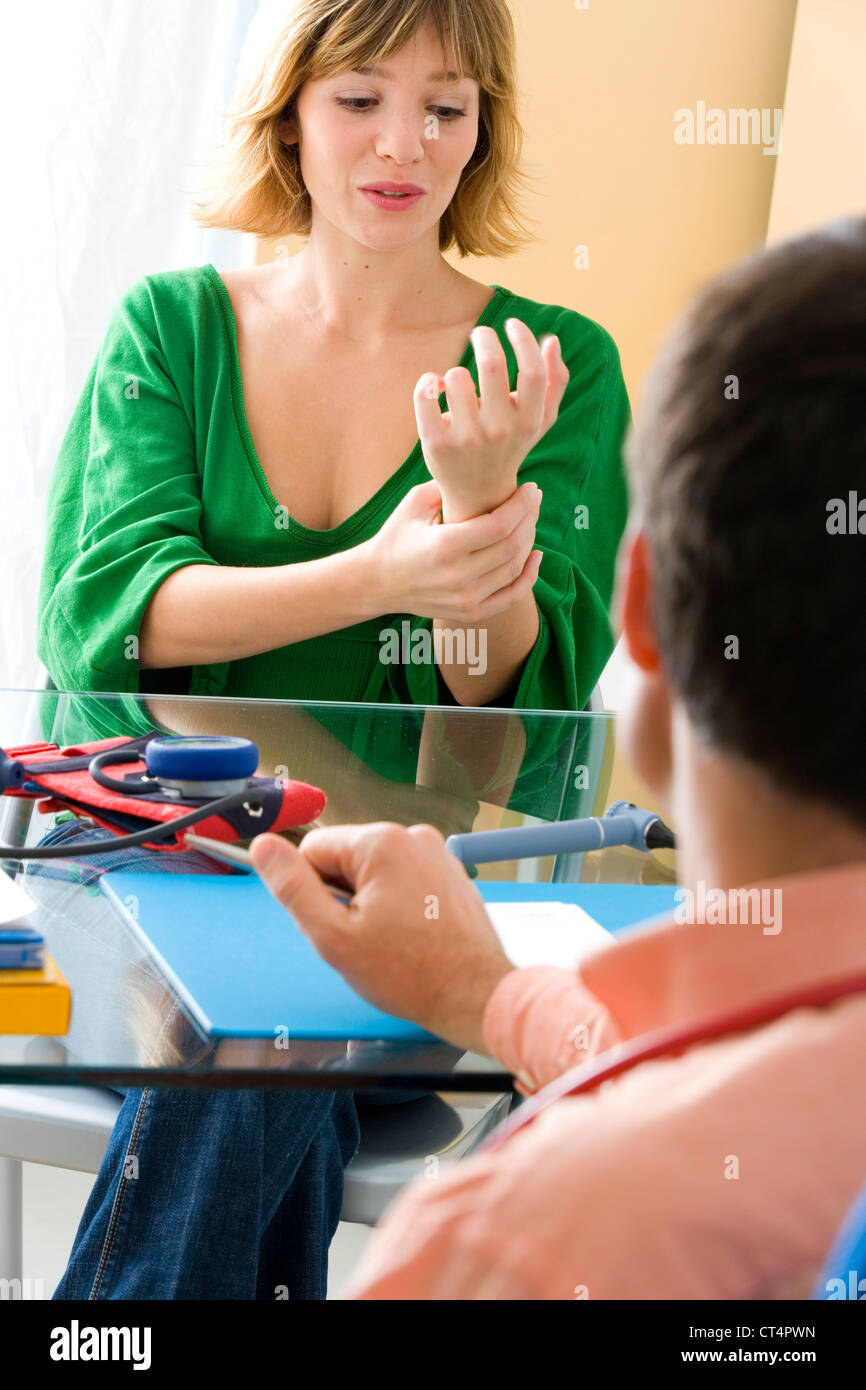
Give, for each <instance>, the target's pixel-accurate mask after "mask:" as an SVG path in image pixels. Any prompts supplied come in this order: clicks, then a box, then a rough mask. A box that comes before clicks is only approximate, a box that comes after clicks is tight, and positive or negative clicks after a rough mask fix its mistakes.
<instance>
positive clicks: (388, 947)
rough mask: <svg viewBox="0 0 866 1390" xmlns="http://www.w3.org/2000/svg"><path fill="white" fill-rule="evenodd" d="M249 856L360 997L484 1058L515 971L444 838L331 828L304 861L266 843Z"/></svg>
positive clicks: (283, 843)
mask: <svg viewBox="0 0 866 1390" xmlns="http://www.w3.org/2000/svg"><path fill="white" fill-rule="evenodd" d="M269 848H272V857H271V858H270V859H267V855H266V851H267V850H268V849H269ZM250 853H251V855H252V859H253V864H254V866H255V869H256V872H257V873H258V874H259V875H260V876H261V878H262V879H263V880H264V882H265V883H266V884H267V886H268V888H269V889H270V891H271V893H272V894H273V896H274V897H275V898H276V899H277V901H278V902H280V903H282V905H283V907H285V908H286V909H287V910H288V911H289V912H290V913H291V914H292V916H293V917H294V918H295V920H296V922H297V923H298V925H299V926H300V928H301V930H302V931H303V932H304V933H305V935H306V936H308V937H309V939H310V940H311V941H312V943H313V945H314V946H315V948H316V950H317V951H318V953H319V955H320V956H321V957H322V959H323V960H326V961H327V962H328V964H329V965H332V966H333V967H334V969H335V970H338V971H339V972H340V974H341V975H342V976H343V978H344V979H345V980H347V981H348V983H349V984H350V985H351V986H352V987H353V989H356V990H357V992H358V993H359V994H360V995H363V997H364V998H365V999H367V1000H369V1002H370V1003H371V1004H375V1005H376V1006H377V1007H378V1008H380V1009H383V1010H385V1012H386V1013H390V1014H395V1015H397V1017H399V1018H408V1019H411V1020H412V1021H413V1022H414V1023H418V1024H420V1025H421V1027H422V1028H426V1029H428V1030H429V1032H431V1033H435V1034H436V1036H437V1037H440V1038H444V1039H445V1041H446V1042H450V1043H453V1044H454V1045H455V1046H456V1047H461V1048H464V1049H466V1050H468V1051H470V1052H483V1051H484V1038H483V1035H482V1031H481V1020H482V1017H483V1014H484V1008H485V1005H486V1004H487V1001H488V999H489V998H490V995H491V994H492V992H493V990H494V989H495V987H496V985H497V984H498V983H499V981H500V980H501V979H502V977H503V976H504V975H506V974H508V972H509V971H510V970H513V969H514V967H513V966H512V964H511V962H510V961H509V959H508V957H507V956H506V955H505V953H504V951H503V950H502V947H501V946H500V944H499V938H498V936H497V935H496V932H495V931H494V929H493V926H492V924H491V922H490V919H489V917H488V916H487V913H486V911H485V908H484V903H483V901H482V899H481V896H480V894H479V893H478V892H477V891H476V889H475V888H474V887H473V885H472V883H471V882H470V880H469V879H468V878H467V877H466V871H465V869H464V868H463V866H462V864H460V863H459V861H458V860H456V859H455V858H454V857H453V856H452V855H450V854H448V852H447V851H446V849H445V842H444V840H443V839H442V836H441V835H440V834H439V831H438V830H435V829H434V828H433V826H430V825H413V826H412V827H410V828H409V829H407V828H406V827H404V826H400V825H393V824H391V823H390V822H387V821H385V822H379V823H377V824H373V825H342V826H332V827H328V828H325V829H319V830H311V831H310V832H309V834H308V835H306V836H305V837H304V840H303V842H302V843H301V846H300V848H299V849H296V848H295V846H294V845H292V844H290V843H289V842H288V841H287V840H284V839H282V838H281V837H280V836H278V835H259V836H257V838H256V839H255V840H254V841H253V843H252V845H251V846H250ZM320 875H321V877H320ZM322 877H324V878H327V879H330V880H333V881H335V882H342V883H344V884H346V885H347V886H348V887H349V888H350V889H351V891H352V893H353V897H352V901H351V903H350V904H349V905H348V906H346V905H344V904H343V903H340V902H338V901H337V899H336V898H334V897H333V896H332V894H331V893H330V892H329V891H328V889H327V887H326V886H325V884H324V883H323V882H322Z"/></svg>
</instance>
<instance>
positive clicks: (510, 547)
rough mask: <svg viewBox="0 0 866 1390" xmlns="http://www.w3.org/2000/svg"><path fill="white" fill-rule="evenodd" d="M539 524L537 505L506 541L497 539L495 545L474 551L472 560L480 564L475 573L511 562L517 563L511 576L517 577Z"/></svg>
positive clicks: (478, 573) (485, 572) (485, 571)
mask: <svg viewBox="0 0 866 1390" xmlns="http://www.w3.org/2000/svg"><path fill="white" fill-rule="evenodd" d="M539 499H540V494H539ZM537 524H538V506H535V507H533V509H532V511H529V512H527V513H526V514H525V516H524V517H523V519H522V520H521V521H520V522H518V524H517V525H516V526H515V528H514V530H513V531H512V532H511V535H510V536H508V537H507V538H506V539H505V540H504V541H496V542H495V543H494V544H493V545H488V546H487V547H486V548H485V549H484V550H476V551H474V552H473V554H472V560H473V562H475V563H477V565H478V568H477V569H476V570H475V573H476V574H477V575H478V576H479V577H481V576H486V575H489V574H491V573H492V572H493V571H494V570H498V569H500V568H501V567H502V566H504V565H508V564H511V565H512V566H515V565H516V568H515V569H514V573H513V574H512V575H511V576H510V578H511V579H516V578H517V576H518V574H519V573H520V571H521V570H522V569H523V566H524V564H525V562H526V559H527V557H528V555H529V552H530V551H531V550H532V547H533V545H534V544H535V528H536V526H537Z"/></svg>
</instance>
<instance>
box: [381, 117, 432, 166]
mask: <svg viewBox="0 0 866 1390" xmlns="http://www.w3.org/2000/svg"><path fill="white" fill-rule="evenodd" d="M425 133H426V126H425V122H424V119H423V117H418V116H395V117H393V118H392V119H391V120H389V121H387V122H384V123H383V125H382V126H381V128H380V130H379V132H378V134H377V136H376V154H377V155H379V156H380V158H382V157H385V156H388V157H390V158H391V159H393V160H394V161H395V163H397V164H411V163H413V162H414V161H416V160H419V159H421V158H422V156H423V154H424V151H425V148H426V139H425Z"/></svg>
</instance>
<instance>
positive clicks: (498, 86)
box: [192, 0, 534, 256]
mask: <svg viewBox="0 0 866 1390" xmlns="http://www.w3.org/2000/svg"><path fill="white" fill-rule="evenodd" d="M426 24H432V26H433V27H434V29H435V32H436V34H437V36H438V38H439V42H440V45H441V47H442V53H443V59H445V61H446V63H447V64H448V65H450V66H452V67H453V68H454V69H455V70H456V71H457V72H458V73H459V75H460V77H461V78H462V77H463V76H464V75H466V76H471V77H473V78H474V79H475V80H476V81H477V83H478V85H479V118H478V142H477V144H476V147H475V150H474V151H473V153H472V156H471V158H470V160H469V162H468V164H467V165H466V167H465V168H464V170H463V173H462V175H461V178H460V183H459V184H458V187H457V190H456V192H455V194H454V197H453V198H452V200H451V203H450V205H449V207H448V208H447V209H446V211H445V213H444V214H443V215H442V217H441V218H440V221H439V249H440V251H445V250H447V249H448V248H449V247H451V246H456V247H457V249H458V251H459V252H460V255H461V256H468V255H476V256H506V255H511V254H513V253H514V252H515V251H517V250H519V249H520V247H521V246H522V245H524V244H525V243H526V242H527V241H531V240H532V239H533V236H534V233H532V232H530V231H528V230H527V224H526V222H525V221H524V220H523V218H522V216H521V215H520V214H519V212H518V208H517V200H518V190H519V189H520V188H521V187H523V188H525V187H526V186H527V185H528V184H529V179H528V178H527V176H526V175H525V174H524V173H523V171H522V170H520V169H519V167H518V165H519V160H520V155H521V150H522V147H523V138H524V132H523V127H522V126H521V124H520V121H519V119H518V116H517V86H516V75H515V42H514V23H513V20H512V17H511V13H510V11H509V9H508V6H507V4H506V3H505V0H290V3H289V13H288V15H287V18H286V20H285V22H284V23H283V25H282V27H281V28H280V30H279V32H278V34H277V35H276V37H275V38H274V41H273V43H271V44H270V46H269V48H268V51H267V53H266V54H265V57H264V59H263V60H262V61H261V63H260V64H259V65H258V67H257V70H256V71H255V72H254V73H253V75H252V76H251V77H249V78H248V79H247V80H246V81H245V82H244V83H243V84H242V86H241V87H240V89H239V91H238V94H237V96H236V98H235V103H234V105H233V107H232V109H231V110H230V111H227V112H225V111H224V112H222V113H221V115H222V116H223V117H224V119H225V120H226V121H227V123H228V124H227V138H226V139H225V140H224V141H223V142H222V143H221V144H220V145H218V146H217V147H216V149H215V151H214V155H213V158H212V160H211V164H210V168H211V176H210V179H209V187H208V189H207V190H206V191H205V192H204V193H203V195H202V196H199V197H196V198H194V199H193V201H192V216H193V218H194V219H195V221H196V222H198V223H200V224H201V225H202V226H205V227H225V228H228V229H229V230H231V231H243V232H252V233H253V234H254V235H255V236H261V237H280V236H287V235H291V234H297V235H300V236H307V235H309V232H310V227H311V222H312V210H311V203H310V195H309V193H308V192H307V189H306V187H305V185H304V181H303V179H302V177H301V170H300V162H299V157H298V146H297V144H293V145H284V144H283V143H282V141H281V140H280V138H279V134H278V130H277V127H278V124H279V123H280V121H282V120H285V119H287V118H290V117H293V116H294V115H295V103H296V100H297V96H298V92H299V91H300V89H301V87H302V86H303V84H304V83H305V82H307V81H308V80H315V79H317V78H321V77H331V76H333V75H335V74H336V73H338V72H345V71H349V70H350V69H353V68H357V67H358V66H359V65H366V64H374V63H378V62H380V61H381V60H382V59H386V58H389V57H391V56H392V55H393V54H395V53H397V52H399V50H400V49H401V48H403V46H404V45H405V44H406V43H407V42H408V41H409V40H410V39H411V38H412V37H413V35H414V34H415V32H416V30H418V29H419V28H422V27H424V26H425V25H426Z"/></svg>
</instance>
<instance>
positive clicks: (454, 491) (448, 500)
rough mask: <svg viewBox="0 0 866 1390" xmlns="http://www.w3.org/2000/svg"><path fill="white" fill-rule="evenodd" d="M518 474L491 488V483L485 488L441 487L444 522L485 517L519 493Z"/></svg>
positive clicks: (487, 483) (486, 483)
mask: <svg viewBox="0 0 866 1390" xmlns="http://www.w3.org/2000/svg"><path fill="white" fill-rule="evenodd" d="M517 486H518V483H517V474H516V473H515V475H514V477H513V478H507V479H505V480H502V479H499V480H497V482H496V485H495V486H493V487H491V485H490V483H489V482H485V484H484V485H483V486H476V487H463V488H456V487H455V488H449V487H441V489H440V490H441V492H442V520H443V522H445V523H446V524H447V523H448V522H452V521H471V520H472V519H473V517H476V516H485V515H486V514H487V512H492V511H495V510H496V508H497V507H500V506H501V505H502V503H503V502H507V501H508V499H509V497H512V496H513V495H514V493H515V492H516V491H517Z"/></svg>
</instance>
